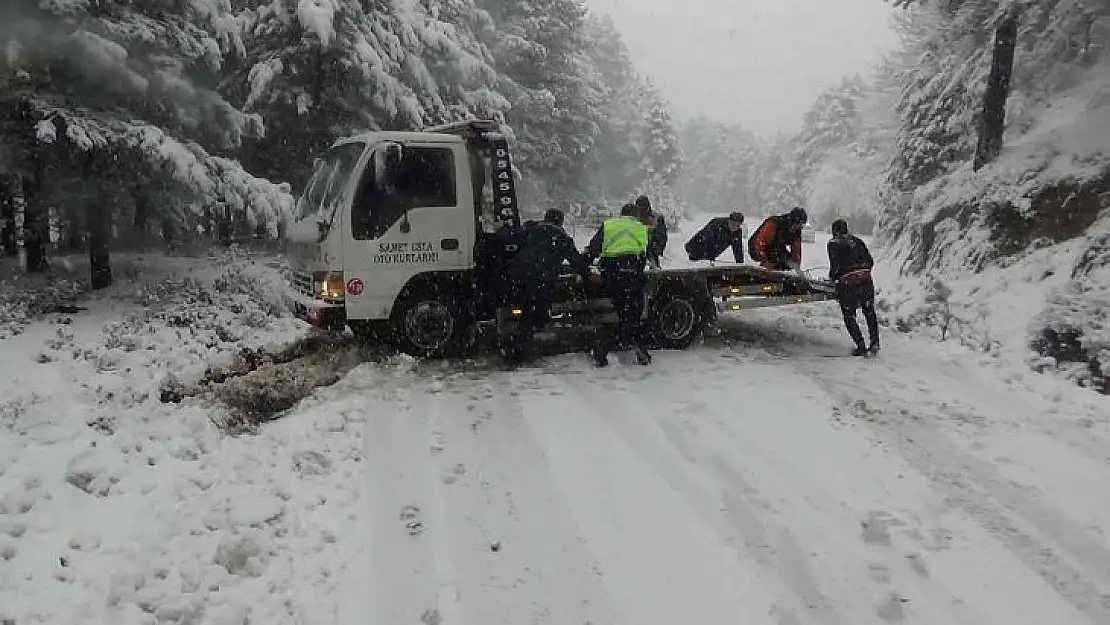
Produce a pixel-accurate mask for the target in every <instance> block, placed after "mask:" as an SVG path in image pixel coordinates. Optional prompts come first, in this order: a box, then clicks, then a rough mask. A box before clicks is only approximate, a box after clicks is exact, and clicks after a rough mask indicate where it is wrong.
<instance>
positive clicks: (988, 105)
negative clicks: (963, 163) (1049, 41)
mask: <svg viewBox="0 0 1110 625" xmlns="http://www.w3.org/2000/svg"><path fill="white" fill-rule="evenodd" d="M1017 24H1018V11H1017V9H1016V5H1015V9H1014V10H1012V11H1011V12H1010V14H1009V15H1008V16H1007V17H1006V19H1005V20H1003V22H1002V23H1001V24H1000V25H999V26H998V30H997V31H995V35H994V54H993V56H992V58H991V73H990V78H989V79H988V81H987V92H986V93H985V94H984V95H983V114H982V116H981V118H980V120H979V145H978V147H977V148H976V150H975V171H979V170H980V169H981V168H982V167H983V166H984V165H986V164H987V163H990V162H991V161H993V160H994V159H996V158H998V155H999V154H1000V153H1001V152H1002V139H1003V135H1004V134H1005V131H1006V100H1007V98H1009V96H1010V80H1011V78H1012V77H1013V74H1014V48H1015V47H1016V46H1017Z"/></svg>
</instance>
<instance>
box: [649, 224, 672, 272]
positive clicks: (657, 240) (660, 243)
mask: <svg viewBox="0 0 1110 625" xmlns="http://www.w3.org/2000/svg"><path fill="white" fill-rule="evenodd" d="M667 238H668V235H667V220H666V219H664V218H663V216H662V215H656V217H655V225H654V226H652V228H651V232H649V233H648V263H650V264H651V266H652V267H654V268H655V269H659V268H660V267H661V266H662V261H663V252H664V251H666V249H667Z"/></svg>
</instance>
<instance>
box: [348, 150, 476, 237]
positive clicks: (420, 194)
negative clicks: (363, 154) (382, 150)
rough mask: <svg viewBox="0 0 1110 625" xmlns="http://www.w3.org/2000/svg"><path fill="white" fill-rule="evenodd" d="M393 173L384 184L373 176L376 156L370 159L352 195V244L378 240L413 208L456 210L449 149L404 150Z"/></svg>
mask: <svg viewBox="0 0 1110 625" xmlns="http://www.w3.org/2000/svg"><path fill="white" fill-rule="evenodd" d="M401 154H402V156H401V162H400V163H399V165H398V167H397V170H396V171H395V172H394V173H393V174H392V175H390V176H389V180H388V181H386V182H385V184H380V183H379V181H378V180H377V178H376V177H375V176H374V170H375V167H376V164H377V159H378V158H380V156H379V155H378V154H374V155H372V156H371V157H370V162H369V163H367V165H366V169H365V171H363V172H362V178H361V179H360V180H359V185H358V189H357V191H356V192H355V200H354V205H353V207H352V210H351V234H352V235H353V236H354V238H355V239H356V240H360V241H365V240H373V239H378V238H381V236H382V235H384V234H385V233H386V232H389V230H390V229H391V228H392V227H393V226H394V224H396V223H397V222H398V221H400V220H401V217H402V216H403V215H404V214H405V213H406V212H408V211H409V210H412V209H414V208H449V207H454V206H458V193H457V189H456V185H455V155H454V153H453V152H452V151H451V149H450V148H431V147H417V146H412V145H406V146H404V148H403V150H402V153H401Z"/></svg>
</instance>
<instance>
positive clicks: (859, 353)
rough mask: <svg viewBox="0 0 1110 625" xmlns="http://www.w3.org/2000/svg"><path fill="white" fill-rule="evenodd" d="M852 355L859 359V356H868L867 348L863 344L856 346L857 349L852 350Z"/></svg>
mask: <svg viewBox="0 0 1110 625" xmlns="http://www.w3.org/2000/svg"><path fill="white" fill-rule="evenodd" d="M852 355H853V356H857V357H858V356H866V355H867V348H866V347H864V346H863V343H860V344H859V345H857V346H856V348H855V349H854V350H852Z"/></svg>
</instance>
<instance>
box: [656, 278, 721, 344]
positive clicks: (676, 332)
mask: <svg viewBox="0 0 1110 625" xmlns="http://www.w3.org/2000/svg"><path fill="white" fill-rule="evenodd" d="M707 321H708V319H707V317H706V315H705V314H704V312H703V307H702V302H701V301H700V299H699V298H697V297H695V296H693V295H691V294H689V293H681V292H678V293H661V294H659V295H658V296H657V297H654V298H652V301H651V304H650V308H649V313H648V319H647V322H648V323H647V325H648V331H649V335H650V337H651V342H652V344H653V345H654V346H655V347H657V348H662V349H686V348H687V347H690V345H692V344H693V343H694V341H695V340H697V338H698V336H700V335H701V333H702V331H703V330H704V329H705V325H706V323H707Z"/></svg>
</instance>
